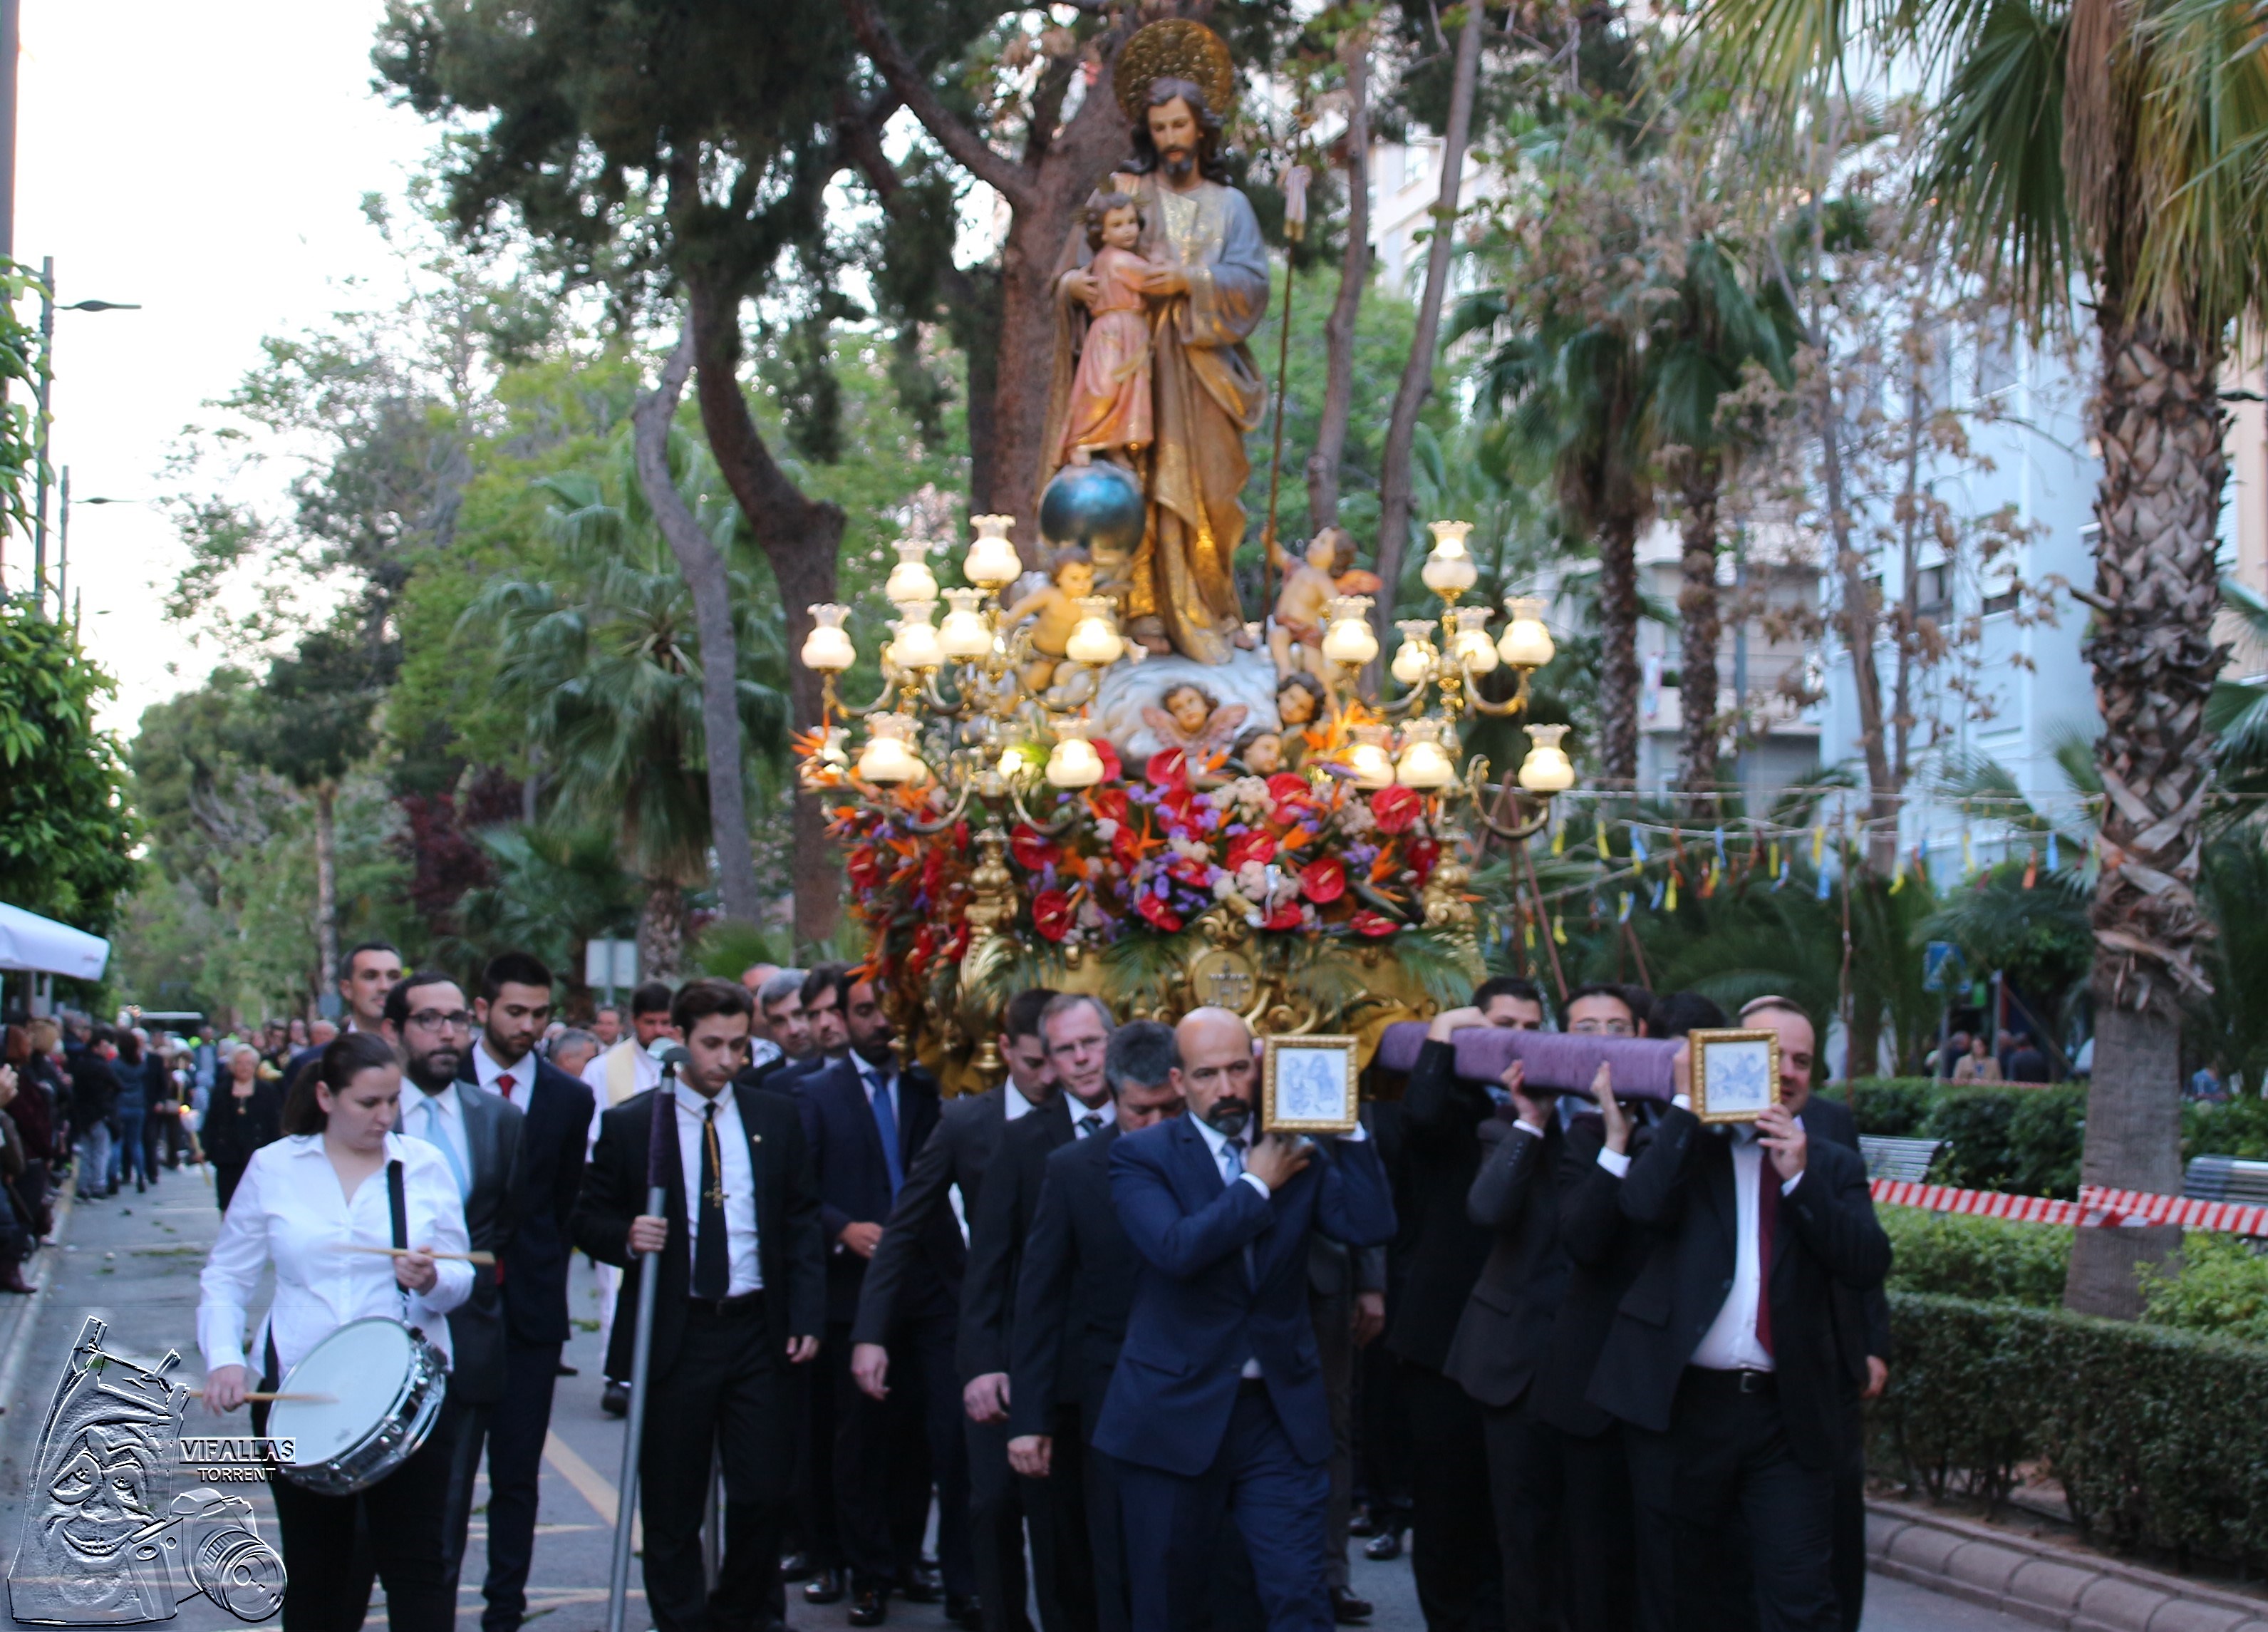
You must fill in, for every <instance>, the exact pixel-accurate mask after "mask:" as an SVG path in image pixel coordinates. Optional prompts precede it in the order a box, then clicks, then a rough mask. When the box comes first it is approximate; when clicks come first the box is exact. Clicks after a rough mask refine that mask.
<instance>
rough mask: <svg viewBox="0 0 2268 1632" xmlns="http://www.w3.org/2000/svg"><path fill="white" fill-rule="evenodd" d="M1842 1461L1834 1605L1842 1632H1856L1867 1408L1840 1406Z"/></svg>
mask: <svg viewBox="0 0 2268 1632" xmlns="http://www.w3.org/2000/svg"><path fill="white" fill-rule="evenodd" d="M1843 1435H1844V1445H1843V1459H1842V1460H1841V1461H1840V1462H1838V1463H1837V1464H1836V1467H1835V1516H1834V1530H1835V1602H1836V1606H1837V1608H1839V1609H1840V1610H1841V1611H1842V1614H1843V1632H1859V1621H1861V1620H1862V1619H1864V1618H1865V1615H1866V1613H1867V1407H1866V1402H1865V1401H1864V1400H1862V1399H1859V1397H1858V1396H1857V1395H1856V1394H1855V1393H1854V1394H1852V1396H1851V1398H1850V1399H1848V1400H1846V1401H1845V1402H1844V1407H1843Z"/></svg>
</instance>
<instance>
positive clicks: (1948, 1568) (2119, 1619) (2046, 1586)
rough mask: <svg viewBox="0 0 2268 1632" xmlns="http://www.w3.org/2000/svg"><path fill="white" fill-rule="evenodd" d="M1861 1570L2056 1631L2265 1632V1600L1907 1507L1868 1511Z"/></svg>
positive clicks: (1877, 1506)
mask: <svg viewBox="0 0 2268 1632" xmlns="http://www.w3.org/2000/svg"><path fill="white" fill-rule="evenodd" d="M1867 1568H1868V1569H1873V1570H1874V1571H1875V1572H1876V1573H1877V1574H1880V1575H1885V1576H1888V1577H1891V1578H1892V1579H1893V1580H1896V1581H1905V1582H1910V1583H1911V1584H1913V1585H1915V1586H1919V1587H1926V1588H1928V1589H1929V1590H1930V1591H1933V1592H1942V1593H1945V1594H1947V1595H1948V1597H1952V1598H1957V1599H1963V1600H1964V1601H1966V1602H1968V1603H1971V1604H1976V1605H1979V1606H1982V1607H1984V1608H1986V1609H1997V1610H1999V1611H2001V1612H2003V1613H2004V1614H2011V1615H2014V1616H2015V1617H2017V1618H2018V1619H2019V1620H2022V1621H2030V1622H2031V1623H2032V1624H2033V1625H2035V1626H2042V1627H2052V1628H2057V1629H2058V1632H2268V1599H2258V1598H2253V1597H2250V1596H2248V1595H2247V1594H2244V1593H2242V1592H2233V1591H2227V1590H2225V1589H2223V1588H2220V1587H2213V1586H2207V1585H2205V1584H2201V1583H2198V1582H2195V1581H2191V1580H2188V1579H2186V1578H2184V1577H2180V1576H2169V1575H2166V1574H2164V1573H2162V1572H2161V1571H2159V1570H2155V1569H2143V1568H2142V1567H2141V1566H2139V1565H2138V1564H2128V1563H2124V1562H2120V1561H2118V1560H2117V1559H2110V1558H2104V1557H2102V1555H2100V1554H2095V1553H2088V1552H2084V1551H2082V1550H2080V1548H2077V1547H2065V1546H2062V1545H2059V1544H2058V1543H2056V1542H2053V1541H2047V1540H2040V1539H2038V1538H2036V1537H2033V1536H2025V1535H2018V1534H2015V1533H2014V1532H2010V1531H2007V1530H2002V1529H1999V1528H1997V1527H1995V1526H1993V1525H1985V1524H1980V1523H1979V1522H1977V1520H1975V1519H1969V1518H1955V1517H1953V1516H1951V1515H1949V1514H1945V1513H1940V1512H1937V1511H1934V1510H1932V1509H1929V1508H1926V1507H1921V1506H1918V1505H1916V1504H1914V1503H1907V1502H1890V1501H1874V1500H1869V1501H1868V1502H1867Z"/></svg>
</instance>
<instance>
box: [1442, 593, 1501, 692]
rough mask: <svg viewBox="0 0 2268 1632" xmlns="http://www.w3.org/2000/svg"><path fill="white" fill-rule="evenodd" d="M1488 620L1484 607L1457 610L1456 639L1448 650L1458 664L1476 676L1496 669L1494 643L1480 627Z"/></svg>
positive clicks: (1486, 609) (1462, 607) (1465, 607)
mask: <svg viewBox="0 0 2268 1632" xmlns="http://www.w3.org/2000/svg"><path fill="white" fill-rule="evenodd" d="M1488 618H1489V611H1488V608H1486V607H1484V606H1461V607H1459V608H1458V609H1457V633H1456V639H1455V640H1454V643H1453V644H1452V646H1450V648H1449V649H1450V652H1451V654H1452V655H1454V657H1455V658H1456V660H1457V661H1458V662H1460V663H1462V665H1464V667H1465V668H1466V669H1467V670H1469V672H1471V673H1473V674H1476V675H1485V674H1487V673H1488V672H1489V671H1490V670H1491V669H1493V668H1495V667H1496V642H1495V641H1493V640H1491V639H1489V637H1488V631H1487V630H1486V629H1484V628H1483V627H1482V625H1483V624H1486V623H1487V622H1488Z"/></svg>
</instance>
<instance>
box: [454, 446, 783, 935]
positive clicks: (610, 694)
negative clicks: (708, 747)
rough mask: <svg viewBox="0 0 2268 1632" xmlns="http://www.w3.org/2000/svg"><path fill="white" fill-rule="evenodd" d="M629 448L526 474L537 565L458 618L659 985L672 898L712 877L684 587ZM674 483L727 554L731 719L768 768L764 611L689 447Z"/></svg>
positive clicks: (777, 735) (731, 522)
mask: <svg viewBox="0 0 2268 1632" xmlns="http://www.w3.org/2000/svg"><path fill="white" fill-rule="evenodd" d="M635 457H636V455H635V451H634V449H633V447H632V446H631V443H630V439H629V437H628V436H623V437H621V438H618V439H617V441H616V443H615V447H613V449H612V450H610V453H609V456H608V462H607V463H606V464H605V466H604V467H603V468H602V469H599V470H595V471H593V470H580V471H571V472H568V473H566V474H563V475H560V476H547V477H545V478H543V479H542V480H541V481H540V482H538V483H537V484H536V485H537V487H538V489H539V490H540V491H542V492H543V493H545V494H546V495H547V496H548V497H549V498H550V499H551V501H552V503H551V506H550V508H549V512H548V513H547V514H546V517H545V521H544V533H545V536H546V538H547V539H548V540H549V543H551V545H552V547H553V550H552V554H551V558H549V560H547V561H543V562H541V563H536V564H530V565H532V566H535V567H537V568H538V569H539V570H534V571H529V570H526V569H524V568H519V569H515V570H512V571H508V572H504V573H501V574H499V575H498V576H497V577H496V578H493V579H491V580H490V581H489V583H488V584H487V585H486V586H485V587H483V588H482V591H481V593H480V594H479V595H478V596H477V597H476V598H475V600H474V602H473V603H472V605H471V606H470V607H468V609H466V611H465V614H464V617H463V620H462V621H463V623H464V624H466V625H468V626H473V627H477V628H481V629H483V630H485V631H488V632H489V633H490V637H491V638H492V639H494V641H495V643H496V648H497V658H498V661H497V680H498V683H500V684H501V685H503V686H504V688H505V689H506V690H507V691H508V693H509V694H510V695H511V696H512V697H513V698H515V699H516V701H517V702H518V703H519V706H520V707H521V708H522V709H523V710H524V711H525V713H526V719H527V735H528V742H529V745H530V747H531V748H532V749H534V750H538V751H540V752H541V755H542V757H543V760H544V763H545V764H546V766H547V767H548V768H549V776H548V778H547V779H546V782H545V793H546V794H547V796H548V797H549V801H550V804H549V809H548V811H547V812H546V816H547V817H548V819H549V820H550V821H552V822H554V823H562V824H565V825H569V826H577V825H583V824H603V825H604V826H605V827H606V828H607V829H608V831H610V832H612V833H613V834H614V836H615V844H616V846H617V847H618V850H619V853H620V854H621V856H622V863H623V865H624V866H625V867H626V868H629V869H630V871H631V872H632V873H634V874H635V875H637V878H638V879H639V880H640V881H641V884H642V887H643V890H644V903H643V905H641V907H640V909H639V912H638V936H637V938H638V964H639V968H640V970H641V971H643V972H644V973H646V974H648V975H650V976H652V977H655V978H666V977H667V976H669V975H672V974H674V973H675V972H676V971H677V969H678V967H679V965H680V964H681V960H682V956H683V950H684V942H685V928H686V900H685V896H686V892H687V890H690V889H694V888H697V887H701V886H703V885H705V884H706V883H707V882H708V881H709V872H710V858H709V846H710V835H711V824H710V812H709V784H708V779H707V774H706V770H705V755H704V752H703V731H702V720H703V715H702V706H703V697H702V676H701V648H700V640H699V636H698V632H697V620H696V609H695V606H694V592H693V591H692V589H691V588H690V587H689V586H688V585H687V583H686V581H685V579H684V577H683V576H682V574H681V572H679V570H678V564H677V561H676V558H674V555H673V554H672V553H671V551H670V548H669V545H668V543H666V541H665V540H664V538H663V537H662V535H661V531H660V529H659V528H658V527H656V526H655V524H654V521H653V517H652V512H651V511H650V510H649V509H648V508H647V506H646V504H645V500H644V495H643V493H642V491H641V490H640V488H639V485H638V479H637V470H636V467H635V463H634V461H635ZM677 482H678V491H679V494H680V496H681V498H683V499H684V501H685V503H686V506H687V507H688V508H689V509H690V510H691V511H692V513H693V514H694V516H695V517H696V519H697V520H698V521H700V523H701V525H702V527H703V530H704V531H706V532H707V533H708V534H709V535H710V536H711V538H713V539H715V540H716V541H717V544H718V548H719V550H723V551H724V553H725V559H726V562H727V564H728V568H729V572H730V577H731V582H732V600H733V607H734V609H735V610H736V613H737V623H738V625H739V626H738V628H737V629H736V630H735V631H734V632H735V637H736V642H737V646H738V650H739V654H740V680H739V697H740V723H741V726H742V728H743V730H744V731H745V733H746V734H747V741H748V742H750V743H751V744H752V745H754V746H755V749H756V750H758V752H759V754H760V755H762V756H765V757H769V759H770V761H771V763H772V764H775V765H777V764H778V763H779V762H780V761H781V760H782V758H783V757H784V753H785V750H786V720H787V705H786V690H785V686H784V671H785V663H784V652H783V637H782V635H781V631H780V623H779V614H778V610H777V606H776V605H775V604H772V601H773V598H772V597H770V596H769V595H767V596H764V597H762V599H761V600H760V598H759V597H758V595H757V594H755V592H754V590H753V587H752V585H751V583H750V580H749V573H748V566H749V563H750V558H751V552H750V550H749V549H748V546H747V529H746V527H745V525H744V523H743V522H742V521H741V518H740V511H739V509H738V508H737V507H736V506H734V505H733V502H732V501H731V499H730V498H729V497H728V496H727V495H726V493H725V487H724V484H723V482H722V480H721V478H720V477H719V476H718V474H717V470H716V467H715V466H714V464H713V463H711V461H710V460H709V459H708V457H707V455H706V454H703V453H701V452H700V451H699V450H697V449H689V450H688V452H687V453H686V454H685V457H684V458H683V460H682V462H681V465H680V469H679V475H678V478H677ZM760 608H762V609H761V610H760Z"/></svg>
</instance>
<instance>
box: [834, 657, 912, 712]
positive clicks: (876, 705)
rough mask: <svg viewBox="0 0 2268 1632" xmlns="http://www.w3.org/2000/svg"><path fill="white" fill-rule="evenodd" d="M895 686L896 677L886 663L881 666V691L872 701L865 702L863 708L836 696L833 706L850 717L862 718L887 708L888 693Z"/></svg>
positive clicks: (894, 688) (896, 682)
mask: <svg viewBox="0 0 2268 1632" xmlns="http://www.w3.org/2000/svg"><path fill="white" fill-rule="evenodd" d="M897 688H898V677H897V676H896V675H895V673H894V672H893V671H892V670H891V668H890V667H889V665H888V664H887V663H886V664H884V665H883V666H882V690H881V692H880V695H879V696H877V697H876V698H874V700H873V702H871V703H869V704H867V705H865V707H864V708H861V707H859V706H858V705H857V704H855V703H846V702H844V701H843V699H842V698H839V697H838V698H836V699H835V706H836V709H838V710H839V711H840V712H841V713H843V714H844V715H846V716H847V717H849V718H850V719H852V720H864V719H865V717H866V716H867V715H869V714H876V713H881V712H882V711H883V710H885V709H887V708H888V707H889V705H890V693H891V692H893V691H895V690H897Z"/></svg>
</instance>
